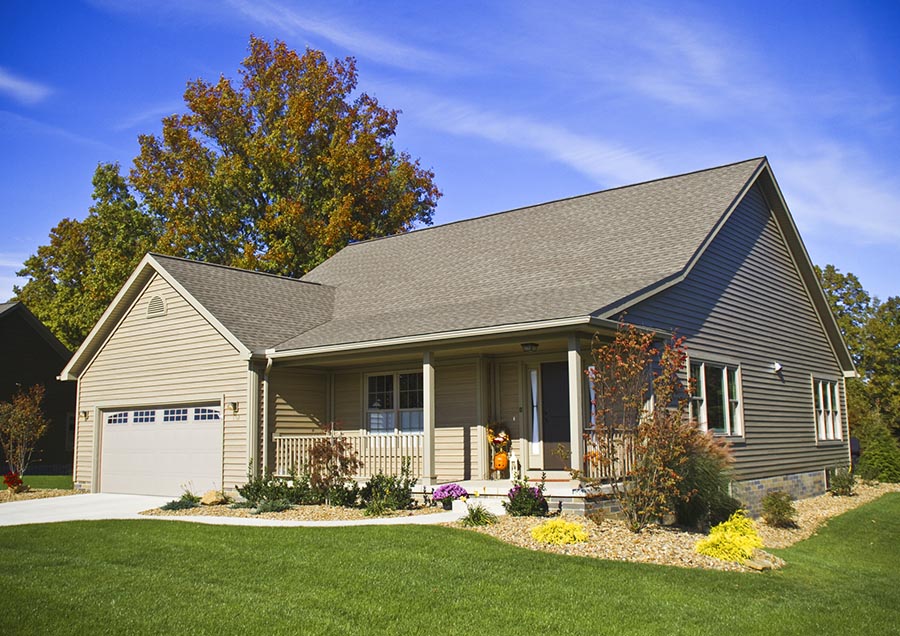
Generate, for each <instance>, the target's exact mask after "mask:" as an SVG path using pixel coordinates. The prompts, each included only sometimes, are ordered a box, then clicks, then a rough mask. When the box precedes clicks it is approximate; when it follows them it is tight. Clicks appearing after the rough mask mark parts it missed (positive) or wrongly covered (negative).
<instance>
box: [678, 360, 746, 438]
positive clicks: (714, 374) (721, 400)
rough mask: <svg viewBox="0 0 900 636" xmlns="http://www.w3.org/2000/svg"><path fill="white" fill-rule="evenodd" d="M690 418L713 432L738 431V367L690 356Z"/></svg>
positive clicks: (717, 433) (739, 410) (737, 432)
mask: <svg viewBox="0 0 900 636" xmlns="http://www.w3.org/2000/svg"><path fill="white" fill-rule="evenodd" d="M690 374H691V375H690V379H691V380H692V381H693V392H692V394H691V419H695V420H697V422H699V423H700V428H701V429H702V430H704V431H713V432H714V433H715V434H716V435H741V434H743V430H744V426H743V425H744V423H743V416H742V409H741V370H740V367H738V366H736V365H727V364H717V363H712V362H701V361H699V360H691V364H690Z"/></svg>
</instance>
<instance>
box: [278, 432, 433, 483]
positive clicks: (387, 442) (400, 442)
mask: <svg viewBox="0 0 900 636" xmlns="http://www.w3.org/2000/svg"><path fill="white" fill-rule="evenodd" d="M335 435H336V436H340V435H342V436H343V437H344V438H346V439H347V440H349V442H350V443H351V444H352V445H353V450H354V451H355V452H356V453H357V454H358V455H359V459H360V460H361V461H362V467H361V468H360V469H359V471H358V472H357V474H356V476H357V477H362V478H368V477H372V476H374V475H376V474H378V473H379V472H381V473H384V474H385V475H399V474H400V471H401V470H402V468H403V461H404V458H406V457H409V460H410V470H411V471H412V476H413V477H415V478H417V479H418V478H419V477H421V476H422V474H423V472H424V451H425V435H424V434H423V433H369V432H367V431H341V432H338V431H335ZM328 437H329V434H327V433H323V434H321V435H273V440H274V441H275V476H277V477H287V476H288V474H289V473H290V471H291V467H292V466H296V467H297V470H298V471H302V470H303V467H304V466H306V465H307V464H308V463H309V451H310V449H311V448H312V446H313V444H315V443H316V442H317V441H319V440H322V439H326V438H328Z"/></svg>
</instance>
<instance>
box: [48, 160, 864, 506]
mask: <svg viewBox="0 0 900 636" xmlns="http://www.w3.org/2000/svg"><path fill="white" fill-rule="evenodd" d="M623 317H624V320H627V321H628V322H631V323H634V324H636V325H639V326H641V327H642V328H647V329H651V330H653V331H654V332H656V333H658V334H659V335H660V337H665V336H666V335H668V334H671V333H672V332H674V331H676V330H677V332H678V334H680V335H683V336H686V338H687V342H688V347H689V353H690V356H691V357H690V365H689V366H690V373H692V374H693V376H694V377H695V378H697V379H698V381H699V382H698V384H699V387H700V390H699V394H698V395H697V396H696V397H695V399H694V400H693V404H692V409H693V414H694V416H695V417H696V418H697V420H698V421H699V422H700V425H701V426H702V427H704V428H708V429H713V430H714V431H715V432H716V433H717V434H720V435H723V436H725V437H727V438H728V440H730V441H731V443H732V445H733V448H734V451H735V455H736V457H737V465H736V471H737V472H736V476H737V479H738V482H737V483H736V485H735V489H736V493H737V494H738V495H739V496H741V497H743V498H744V499H745V500H746V501H748V502H749V503H750V505H753V501H754V500H758V498H759V496H760V493H762V492H764V491H765V490H767V489H770V488H775V487H778V488H783V489H788V490H790V491H791V492H792V493H793V494H794V495H795V496H798V497H800V496H806V495H811V494H816V493H821V492H823V490H824V488H825V481H826V473H825V470H826V468H828V467H831V466H836V465H846V464H847V462H848V459H849V450H848V443H847V439H848V434H847V417H846V406H845V390H844V378H845V377H847V376H849V375H852V374H854V373H855V372H854V368H853V364H852V362H851V360H850V357H849V355H848V353H847V349H846V347H845V345H844V343H843V341H842V338H841V335H840V332H839V330H838V327H837V324H836V322H835V320H834V317H833V316H832V314H831V313H830V311H829V308H828V304H827V302H826V299H825V296H824V294H823V292H822V289H821V287H820V286H819V284H818V282H817V279H816V276H815V274H814V271H813V267H812V265H811V263H810V260H809V257H808V255H807V253H806V250H805V248H804V246H803V243H802V241H801V239H800V236H799V235H798V233H797V228H796V227H795V225H794V222H793V220H792V219H791V216H790V213H789V211H788V208H787V206H786V204H785V202H784V200H783V198H782V195H781V192H780V190H779V188H778V185H777V183H776V181H775V178H774V176H773V174H772V171H771V168H770V166H769V163H768V161H767V160H766V159H765V158H759V159H752V160H749V161H744V162H741V163H735V164H731V165H726V166H721V167H717V168H713V169H709V170H703V171H699V172H694V173H690V174H685V175H681V176H676V177H670V178H666V179H659V180H656V181H650V182H647V183H642V184H638V185H633V186H628V187H622V188H616V189H612V190H606V191H602V192H598V193H595V194H588V195H584V196H578V197H573V198H570V199H564V200H560V201H554V202H551V203H545V204H541V205H536V206H532V207H526V208H521V209H517V210H512V211H509V212H503V213H499V214H494V215H489V216H484V217H480V218H475V219H471V220H466V221H459V222H456V223H450V224H447V225H443V226H438V227H431V228H424V229H421V230H417V231H414V232H409V233H407V234H402V235H399V236H394V237H389V238H382V239H375V240H370V241H366V242H361V243H356V244H351V245H349V246H348V247H346V248H344V249H343V250H342V251H340V252H339V253H337V254H336V255H334V256H333V257H332V258H330V259H329V260H327V261H326V262H324V263H322V264H321V265H320V266H318V267H317V268H315V269H314V270H312V271H311V272H309V273H308V274H307V275H306V276H304V277H303V278H302V279H300V280H293V279H288V278H282V277H277V276H271V275H267V274H261V273H254V272H248V271H243V270H238V269H233V268H228V267H222V266H218V265H211V264H206V263H199V262H194V261H189V260H183V259H178V258H172V257H166V256H159V255H154V254H150V255H147V256H146V257H145V258H144V259H143V261H141V263H140V265H139V266H138V267H137V269H136V270H135V272H134V273H133V275H132V276H131V278H130V279H129V280H128V281H127V283H126V284H125V286H124V287H123V289H122V290H121V292H120V293H119V295H118V296H117V297H116V299H115V300H114V301H113V303H112V305H111V306H110V307H109V308H108V310H107V311H106V312H105V313H104V315H103V316H102V318H101V319H100V321H99V322H98V324H97V325H96V327H95V328H94V329H93V331H92V332H91V333H90V335H89V336H88V338H87V339H86V341H85V342H84V344H83V345H82V347H81V348H80V349H79V350H78V352H76V354H75V355H74V357H73V358H72V361H71V362H70V363H69V364H68V366H66V368H65V369H64V370H63V372H62V378H64V379H67V380H78V410H79V412H80V413H81V417H80V418H79V421H78V435H77V456H76V466H75V481H76V483H77V484H78V485H79V486H80V487H82V488H87V489H91V490H94V491H98V490H99V491H109V492H135V493H146V494H165V495H171V494H178V492H180V488H181V486H182V485H185V486H190V487H192V488H193V489H195V490H205V489H207V488H210V487H216V488H219V487H224V488H226V489H230V488H233V487H235V486H236V485H239V484H241V483H243V482H244V481H245V479H246V475H247V472H248V466H249V467H250V470H253V471H257V470H260V469H261V468H263V467H264V468H268V469H271V470H273V471H275V472H276V473H282V474H284V473H286V472H287V471H288V470H289V468H290V466H291V464H293V463H296V462H298V461H302V460H303V457H304V455H305V453H306V451H307V449H308V448H309V445H310V444H311V443H312V441H314V440H315V439H318V438H321V437H322V436H323V435H326V434H328V431H329V427H330V426H332V425H333V426H334V428H336V429H338V430H340V431H342V432H343V433H344V434H345V435H346V436H347V437H348V438H349V439H350V440H351V441H352V442H353V444H354V447H355V448H356V449H357V450H358V452H359V453H360V455H361V457H362V459H363V460H364V462H365V468H364V470H365V474H371V473H374V472H377V471H378V470H384V471H396V470H398V467H399V465H400V462H401V459H402V458H403V457H409V458H410V460H411V461H412V467H413V470H414V472H415V474H416V475H417V476H418V478H419V479H420V480H421V483H423V484H435V483H440V482H449V481H463V480H481V479H485V478H487V477H488V476H489V474H490V466H489V449H488V445H487V443H486V436H485V426H486V423H487V422H489V421H499V422H500V423H501V424H502V425H503V426H504V427H506V428H507V429H508V430H509V431H510V433H511V436H512V439H513V444H512V446H513V451H514V452H515V454H516V455H517V457H518V458H519V460H520V461H521V464H522V467H523V469H524V470H526V471H529V474H539V473H540V471H542V470H543V471H547V472H548V474H549V475H550V476H551V478H552V477H557V478H559V477H561V476H564V475H566V474H567V473H563V472H562V469H563V468H564V464H563V460H562V459H561V458H560V457H559V456H558V455H557V454H556V453H554V451H555V450H556V449H557V448H558V447H559V446H560V445H562V446H563V447H566V448H568V449H569V450H570V452H571V453H572V456H573V457H581V452H582V449H581V447H582V444H583V436H582V434H583V431H584V430H585V429H586V428H587V427H589V426H590V396H589V388H588V383H587V380H586V374H585V371H586V369H587V367H588V365H589V351H590V342H591V338H592V336H593V335H594V334H596V333H600V334H606V335H607V336H609V335H611V334H613V333H614V331H615V329H616V327H617V324H618V321H619V320H620V319H622V318H623Z"/></svg>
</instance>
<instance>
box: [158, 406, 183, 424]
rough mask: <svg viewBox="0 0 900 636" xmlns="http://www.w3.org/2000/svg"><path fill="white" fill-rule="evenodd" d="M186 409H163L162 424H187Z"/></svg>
mask: <svg viewBox="0 0 900 636" xmlns="http://www.w3.org/2000/svg"><path fill="white" fill-rule="evenodd" d="M187 416H188V410H187V409H163V422H187Z"/></svg>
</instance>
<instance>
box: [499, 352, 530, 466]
mask: <svg viewBox="0 0 900 636" xmlns="http://www.w3.org/2000/svg"><path fill="white" fill-rule="evenodd" d="M522 373H523V372H522V365H521V364H520V363H518V362H501V363H499V364H497V367H496V376H495V377H496V382H497V384H498V387H499V390H498V400H499V401H498V406H497V417H498V418H499V420H500V422H499V423H500V425H501V426H502V427H505V428H506V430H507V431H509V436H510V438H511V439H512V451H513V452H514V453H516V454H517V455H518V456H519V457H520V458H521V457H524V456H525V453H526V452H527V451H528V448H527V443H528V442H527V440H526V438H525V436H526V434H528V433H530V431H526V430H525V427H524V426H523V421H524V418H525V415H524V406H523V405H524V396H522V395H521V394H520V387H521V382H522ZM526 390H527V389H526Z"/></svg>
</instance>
